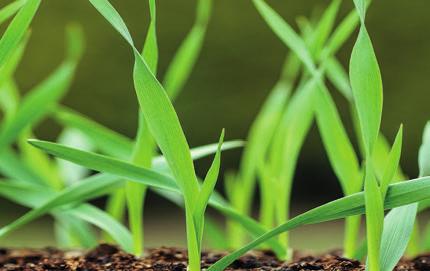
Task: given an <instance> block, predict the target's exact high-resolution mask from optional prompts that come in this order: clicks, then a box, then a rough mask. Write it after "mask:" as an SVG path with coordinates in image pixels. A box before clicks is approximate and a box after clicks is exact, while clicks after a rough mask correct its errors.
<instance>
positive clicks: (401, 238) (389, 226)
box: [380, 129, 430, 271]
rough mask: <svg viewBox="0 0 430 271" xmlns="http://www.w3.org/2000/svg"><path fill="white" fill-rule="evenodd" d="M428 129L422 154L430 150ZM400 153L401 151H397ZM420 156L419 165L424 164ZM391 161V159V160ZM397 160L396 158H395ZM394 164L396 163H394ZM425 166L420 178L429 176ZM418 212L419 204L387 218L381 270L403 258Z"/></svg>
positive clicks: (395, 210)
mask: <svg viewBox="0 0 430 271" xmlns="http://www.w3.org/2000/svg"><path fill="white" fill-rule="evenodd" d="M426 132H428V131H426V129H425V131H424V136H423V143H422V145H421V147H420V153H421V151H423V152H428V150H430V145H428V144H427V143H428V142H429V140H430V134H428V133H427V134H426ZM401 137H402V135H401V130H399V133H398V136H397V137H396V141H395V143H394V144H393V150H392V153H393V152H396V151H395V148H398V149H400V147H395V146H396V144H397V145H401V143H398V141H400V142H401ZM397 152H400V151H397ZM392 153H390V156H396V154H392ZM421 158H422V157H420V156H419V158H418V160H419V163H420V162H422V161H421ZM389 160H391V159H389ZM393 160H396V158H393ZM392 163H394V162H392ZM422 166H423V165H421V164H420V176H429V175H430V172H426V170H425V169H423V168H422ZM417 211H418V203H414V204H410V205H406V206H402V207H399V208H395V209H393V210H391V211H390V212H389V213H388V215H387V216H386V217H385V221H384V232H383V235H382V242H381V260H380V261H381V270H382V271H390V270H393V268H394V266H395V265H396V264H397V263H398V262H399V260H400V259H401V257H402V256H403V255H404V252H405V250H406V248H407V247H408V244H409V242H410V240H411V238H412V235H413V232H414V225H415V218H416V214H417Z"/></svg>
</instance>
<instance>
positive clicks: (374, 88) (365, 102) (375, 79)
mask: <svg viewBox="0 0 430 271" xmlns="http://www.w3.org/2000/svg"><path fill="white" fill-rule="evenodd" d="M349 69H350V70H349V74H350V80H351V86H352V91H353V95H354V100H355V104H356V108H357V112H358V118H359V122H360V127H361V129H362V134H363V141H364V143H365V147H366V152H367V156H368V157H369V156H370V154H371V153H372V151H373V148H374V145H375V141H376V139H377V138H378V133H379V127H380V123H381V115H382V79H381V73H380V71H379V66H378V61H377V59H376V56H375V52H374V51H373V46H372V42H371V41H370V37H369V35H368V33H367V30H366V28H364V27H361V28H360V33H359V35H358V38H357V41H356V43H355V45H354V48H353V50H352V55H351V60H350V66H349Z"/></svg>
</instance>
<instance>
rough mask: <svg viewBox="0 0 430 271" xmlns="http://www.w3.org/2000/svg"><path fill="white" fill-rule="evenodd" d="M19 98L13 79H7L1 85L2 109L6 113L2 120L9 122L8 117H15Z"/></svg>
mask: <svg viewBox="0 0 430 271" xmlns="http://www.w3.org/2000/svg"><path fill="white" fill-rule="evenodd" d="M19 98H20V97H19V92H18V88H17V86H16V84H15V82H14V81H13V80H6V81H4V82H3V84H1V85H0V109H1V110H2V111H3V115H4V116H3V118H2V122H7V121H8V119H10V118H13V115H14V114H15V112H16V109H17V107H18V103H19ZM0 127H1V125H0ZM0 129H1V128H0Z"/></svg>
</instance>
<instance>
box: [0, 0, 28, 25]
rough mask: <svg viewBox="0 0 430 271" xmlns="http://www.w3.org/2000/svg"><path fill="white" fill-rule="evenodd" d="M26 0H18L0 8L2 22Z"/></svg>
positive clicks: (0, 20)
mask: <svg viewBox="0 0 430 271" xmlns="http://www.w3.org/2000/svg"><path fill="white" fill-rule="evenodd" d="M25 2H26V0H17V1H14V2H12V3H10V4H8V5H7V6H4V7H2V9H0V24H2V23H4V22H5V21H6V20H8V19H9V18H10V17H12V16H13V15H14V14H15V13H16V12H18V10H20V8H21V7H22V6H23V5H24V4H25Z"/></svg>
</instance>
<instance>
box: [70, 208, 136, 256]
mask: <svg viewBox="0 0 430 271" xmlns="http://www.w3.org/2000/svg"><path fill="white" fill-rule="evenodd" d="M68 213H70V214H71V215H73V216H75V217H77V218H80V219H82V220H83V221H87V222H89V223H91V224H93V225H95V226H97V227H99V228H100V229H102V230H103V231H105V232H107V233H109V234H110V235H111V236H112V238H113V239H114V240H115V242H117V243H118V244H119V245H120V246H121V247H122V248H123V249H124V250H125V251H127V252H131V251H132V239H131V235H130V233H129V232H128V230H127V228H125V227H124V226H123V225H122V224H120V223H118V222H117V221H116V220H115V219H113V218H112V217H111V216H109V215H108V214H107V213H105V212H103V211H102V210H100V209H98V208H96V207H94V206H92V205H89V204H81V205H79V206H78V207H75V208H72V209H70V210H68Z"/></svg>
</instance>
